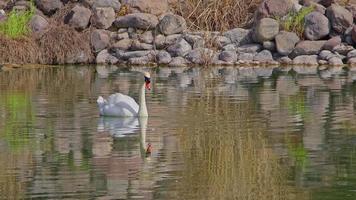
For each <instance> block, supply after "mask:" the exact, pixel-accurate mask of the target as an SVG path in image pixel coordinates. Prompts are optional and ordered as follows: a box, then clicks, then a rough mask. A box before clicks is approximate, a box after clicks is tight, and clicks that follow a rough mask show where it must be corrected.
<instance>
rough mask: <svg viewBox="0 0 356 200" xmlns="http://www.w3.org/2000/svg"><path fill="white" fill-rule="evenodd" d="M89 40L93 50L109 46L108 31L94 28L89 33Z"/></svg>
mask: <svg viewBox="0 0 356 200" xmlns="http://www.w3.org/2000/svg"><path fill="white" fill-rule="evenodd" d="M90 41H91V45H92V47H93V49H94V51H95V52H99V51H101V50H103V49H105V48H106V47H107V46H109V44H110V35H109V32H108V31H105V30H95V31H93V32H92V33H91V37H90Z"/></svg>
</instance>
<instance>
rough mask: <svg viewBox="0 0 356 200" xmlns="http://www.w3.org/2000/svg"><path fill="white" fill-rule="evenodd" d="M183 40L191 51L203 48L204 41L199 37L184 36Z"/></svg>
mask: <svg viewBox="0 0 356 200" xmlns="http://www.w3.org/2000/svg"><path fill="white" fill-rule="evenodd" d="M183 38H184V39H185V40H186V41H187V42H188V43H189V44H190V46H192V47H193V49H197V48H204V46H205V41H204V39H203V37H201V36H200V35H191V34H184V35H183Z"/></svg>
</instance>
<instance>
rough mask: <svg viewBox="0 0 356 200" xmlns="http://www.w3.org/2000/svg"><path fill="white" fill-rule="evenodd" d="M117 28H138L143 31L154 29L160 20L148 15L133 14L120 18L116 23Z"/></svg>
mask: <svg viewBox="0 0 356 200" xmlns="http://www.w3.org/2000/svg"><path fill="white" fill-rule="evenodd" d="M114 24H115V26H116V27H117V28H129V27H131V28H137V29H143V30H149V29H154V28H155V27H156V26H157V24H158V18H157V17H156V16H155V15H152V14H148V13H133V14H128V15H125V16H122V17H119V18H118V19H116V20H115V22H114Z"/></svg>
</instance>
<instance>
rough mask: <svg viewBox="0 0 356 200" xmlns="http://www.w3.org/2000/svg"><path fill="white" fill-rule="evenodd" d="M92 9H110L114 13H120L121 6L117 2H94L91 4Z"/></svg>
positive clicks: (99, 0) (109, 0)
mask: <svg viewBox="0 0 356 200" xmlns="http://www.w3.org/2000/svg"><path fill="white" fill-rule="evenodd" d="M91 6H92V8H94V9H95V8H105V7H111V8H113V9H114V10H115V12H118V11H120V8H121V4H120V2H119V0H94V1H93V3H92V4H91Z"/></svg>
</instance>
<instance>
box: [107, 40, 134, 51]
mask: <svg viewBox="0 0 356 200" xmlns="http://www.w3.org/2000/svg"><path fill="white" fill-rule="evenodd" d="M131 45H132V40H131V39H129V38H125V39H122V40H119V41H117V42H116V43H114V44H113V45H112V47H111V48H113V49H115V50H123V51H127V50H129V49H130V48H131Z"/></svg>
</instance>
